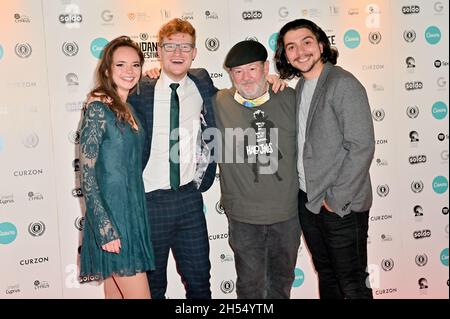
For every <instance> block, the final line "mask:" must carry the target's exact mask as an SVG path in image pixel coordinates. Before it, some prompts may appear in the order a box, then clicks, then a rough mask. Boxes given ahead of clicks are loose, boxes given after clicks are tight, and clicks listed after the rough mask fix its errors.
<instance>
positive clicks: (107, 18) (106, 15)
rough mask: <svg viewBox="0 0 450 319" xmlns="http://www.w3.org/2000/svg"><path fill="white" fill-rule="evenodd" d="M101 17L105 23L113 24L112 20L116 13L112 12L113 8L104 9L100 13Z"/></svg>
mask: <svg viewBox="0 0 450 319" xmlns="http://www.w3.org/2000/svg"><path fill="white" fill-rule="evenodd" d="M100 17H101V18H102V21H103V22H104V23H103V25H113V23H112V20H113V19H114V14H113V13H112V12H111V10H108V9H106V10H103V11H102V12H101V13H100Z"/></svg>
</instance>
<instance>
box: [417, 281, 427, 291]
mask: <svg viewBox="0 0 450 319" xmlns="http://www.w3.org/2000/svg"><path fill="white" fill-rule="evenodd" d="M417 283H418V285H419V289H428V280H427V279H426V278H420V279H419V280H418V281H417Z"/></svg>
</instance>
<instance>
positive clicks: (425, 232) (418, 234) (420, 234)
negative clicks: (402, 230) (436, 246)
mask: <svg viewBox="0 0 450 319" xmlns="http://www.w3.org/2000/svg"><path fill="white" fill-rule="evenodd" d="M429 237H431V230H429V229H422V230H415V231H414V232H413V238H414V239H422V238H429Z"/></svg>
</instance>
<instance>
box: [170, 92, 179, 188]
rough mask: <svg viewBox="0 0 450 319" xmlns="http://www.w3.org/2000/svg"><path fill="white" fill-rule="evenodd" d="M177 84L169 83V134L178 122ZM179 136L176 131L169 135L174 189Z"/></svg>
mask: <svg viewBox="0 0 450 319" xmlns="http://www.w3.org/2000/svg"><path fill="white" fill-rule="evenodd" d="M179 86H180V84H178V83H172V84H170V88H171V89H172V92H171V94H170V134H172V131H173V130H175V129H178V126H179V122H180V117H179V114H180V101H179V99H178V94H177V88H178V87H179ZM179 136H180V135H179V134H178V133H177V134H176V138H172V137H169V162H170V187H171V188H172V189H174V190H178V188H179V187H180V150H179V147H180V146H179V144H178V142H179V140H180V137H179ZM173 147H176V149H173V150H172V148H173ZM175 155H176V156H175ZM174 157H175V158H174Z"/></svg>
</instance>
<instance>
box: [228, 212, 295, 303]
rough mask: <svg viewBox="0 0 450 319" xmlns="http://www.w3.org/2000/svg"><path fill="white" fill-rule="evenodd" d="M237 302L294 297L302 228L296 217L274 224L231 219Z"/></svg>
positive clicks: (229, 225) (230, 241) (230, 240)
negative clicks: (293, 286) (292, 289)
mask: <svg viewBox="0 0 450 319" xmlns="http://www.w3.org/2000/svg"><path fill="white" fill-rule="evenodd" d="M228 227H229V236H230V237H229V243H230V246H231V248H232V249H233V252H234V259H235V265H236V273H237V282H236V293H237V298H238V299H264V298H267V299H288V298H289V297H290V295H291V287H292V282H293V281H294V269H295V265H296V262H297V252H298V247H299V245H300V236H301V231H300V225H299V223H298V219H297V217H294V218H292V219H290V220H288V221H285V222H281V223H276V224H272V225H253V224H247V223H241V222H238V221H235V220H232V219H228Z"/></svg>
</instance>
